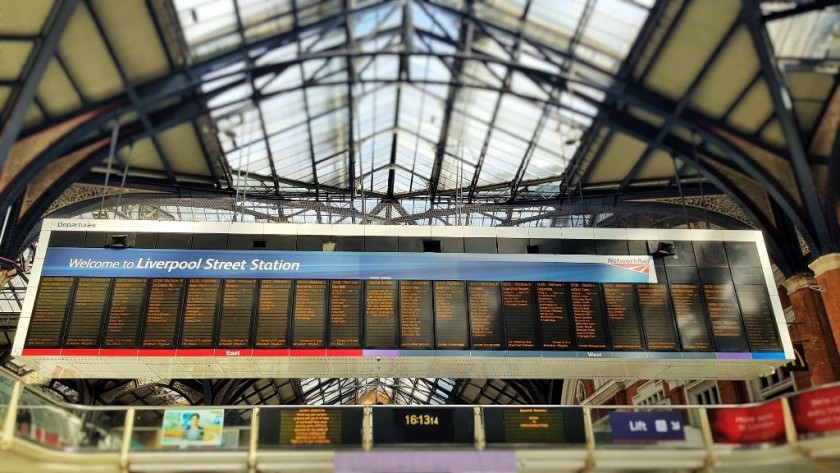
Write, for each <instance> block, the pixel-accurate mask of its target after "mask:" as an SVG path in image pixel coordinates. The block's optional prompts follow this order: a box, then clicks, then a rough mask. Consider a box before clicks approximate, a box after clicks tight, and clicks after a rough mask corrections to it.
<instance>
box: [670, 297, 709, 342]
mask: <svg viewBox="0 0 840 473" xmlns="http://www.w3.org/2000/svg"><path fill="white" fill-rule="evenodd" d="M671 298H672V299H673V301H674V312H675V314H676V316H677V328H678V329H679V331H680V340H682V346H683V349H684V350H689V351H691V350H694V351H711V350H713V349H714V347H713V346H712V340H711V336H710V335H709V327H708V326H707V325H706V314H705V312H704V310H703V300H702V299H701V295H700V286H699V285H698V284H671Z"/></svg>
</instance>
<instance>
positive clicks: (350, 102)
mask: <svg viewBox="0 0 840 473" xmlns="http://www.w3.org/2000/svg"><path fill="white" fill-rule="evenodd" d="M342 1H343V3H342V6H343V9H342V12H341V13H342V15H343V17H344V35H345V37H346V39H347V49H348V50H349V51H350V52H351V53H353V52H357V51H358V46H357V45H356V37H355V36H354V34H353V27H352V26H351V25H350V15H349V14H348V12H349V10H350V5H349V3H350V2H351V1H352V0H342ZM345 61H346V64H347V130H348V132H347V143H348V152H347V171H348V173H349V176H348V179H347V180H348V183H349V185H350V199H351V200H354V199H355V198H356V124H355V117H356V101H355V99H354V98H353V88H354V87H355V86H356V67H355V65H354V64H353V59H352V58H346V59H345Z"/></svg>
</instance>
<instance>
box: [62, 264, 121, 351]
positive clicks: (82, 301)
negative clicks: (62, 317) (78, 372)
mask: <svg viewBox="0 0 840 473" xmlns="http://www.w3.org/2000/svg"><path fill="white" fill-rule="evenodd" d="M110 291H111V279H110V278H79V281H78V282H77V283H76V297H74V298H73V305H72V306H71V307H70V322H69V323H68V324H67V334H66V335H65V336H64V346H66V347H99V334H100V332H101V331H102V328H101V324H102V314H103V312H104V311H105V301H107V300H108V295H109V294H110Z"/></svg>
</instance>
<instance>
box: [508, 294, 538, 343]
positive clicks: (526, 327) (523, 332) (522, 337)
mask: <svg viewBox="0 0 840 473" xmlns="http://www.w3.org/2000/svg"><path fill="white" fill-rule="evenodd" d="M502 307H503V308H504V313H505V328H506V329H507V348H508V350H536V349H538V343H537V331H536V328H535V322H536V318H535V317H534V312H535V311H534V286H533V284H531V283H529V282H503V283H502Z"/></svg>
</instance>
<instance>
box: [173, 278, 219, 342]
mask: <svg viewBox="0 0 840 473" xmlns="http://www.w3.org/2000/svg"><path fill="white" fill-rule="evenodd" d="M220 283H221V281H220V280H219V279H190V280H189V282H188V283H187V302H186V304H185V305H184V325H183V327H184V328H183V331H182V332H181V333H182V335H181V346H182V347H201V348H209V347H212V346H213V326H214V325H215V323H216V306H217V305H218V301H219V287H220V286H221V284H220Z"/></svg>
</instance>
